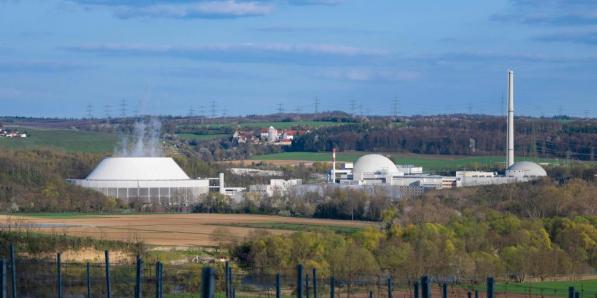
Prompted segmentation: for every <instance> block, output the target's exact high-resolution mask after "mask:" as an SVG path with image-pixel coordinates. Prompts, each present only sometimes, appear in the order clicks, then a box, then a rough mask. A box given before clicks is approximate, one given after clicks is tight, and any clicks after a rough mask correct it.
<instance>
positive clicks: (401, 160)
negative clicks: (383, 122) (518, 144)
mask: <svg viewBox="0 0 597 298" xmlns="http://www.w3.org/2000/svg"><path fill="white" fill-rule="evenodd" d="M369 153H372V152H360V151H350V152H339V153H337V156H336V159H337V160H338V161H341V162H354V161H356V160H357V159H358V158H359V157H361V156H363V155H365V154H369ZM378 154H382V155H385V156H390V157H391V158H392V159H393V160H394V162H396V163H397V164H414V165H417V166H422V167H424V168H426V169H431V170H439V169H464V168H468V169H470V168H477V167H481V166H485V167H487V166H504V157H503V156H455V155H428V154H411V153H391V152H390V153H378ZM517 160H532V161H536V162H539V163H550V164H561V163H564V162H566V161H565V160H558V159H549V158H525V157H519V158H517ZM251 161H265V162H273V163H277V162H281V163H284V161H288V162H296V163H299V162H301V161H304V162H317V161H320V162H331V153H330V152H283V153H272V154H265V155H257V156H254V157H252V158H251Z"/></svg>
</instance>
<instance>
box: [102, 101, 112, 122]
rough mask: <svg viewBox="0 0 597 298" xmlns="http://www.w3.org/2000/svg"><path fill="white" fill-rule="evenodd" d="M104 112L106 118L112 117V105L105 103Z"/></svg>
mask: <svg viewBox="0 0 597 298" xmlns="http://www.w3.org/2000/svg"><path fill="white" fill-rule="evenodd" d="M104 114H105V116H106V118H107V119H110V118H111V117H112V105H110V104H106V105H105V106H104Z"/></svg>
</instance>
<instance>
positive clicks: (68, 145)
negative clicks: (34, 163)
mask: <svg viewBox="0 0 597 298" xmlns="http://www.w3.org/2000/svg"><path fill="white" fill-rule="evenodd" d="M23 131H25V132H27V133H28V134H29V136H28V137H27V138H14V139H8V138H0V148H2V149H14V150H26V149H61V150H65V151H68V152H93V153H105V152H112V151H113V150H114V146H115V145H116V143H117V142H118V136H117V135H116V134H109V133H103V132H91V131H77V130H67V129H34V128H25V129H23Z"/></svg>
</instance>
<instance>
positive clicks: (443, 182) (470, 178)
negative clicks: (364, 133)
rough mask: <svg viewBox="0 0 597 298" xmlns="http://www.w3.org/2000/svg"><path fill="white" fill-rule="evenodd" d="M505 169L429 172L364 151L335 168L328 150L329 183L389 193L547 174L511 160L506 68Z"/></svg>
mask: <svg viewBox="0 0 597 298" xmlns="http://www.w3.org/2000/svg"><path fill="white" fill-rule="evenodd" d="M506 151H507V153H506V167H507V168H506V170H505V172H504V173H503V174H502V175H499V174H498V173H496V172H483V171H457V172H456V175H455V176H441V175H430V174H425V173H423V168H422V167H416V166H413V165H396V164H394V162H392V161H391V160H390V159H389V158H387V157H385V156H383V155H380V154H367V155H364V156H361V157H360V158H359V159H357V161H356V162H355V163H354V164H352V163H345V164H344V168H342V169H336V151H335V150H334V151H333V153H332V169H331V171H330V173H329V182H330V183H332V184H336V185H339V186H342V185H346V186H353V187H354V186H360V187H361V188H365V189H366V188H369V187H370V186H379V187H384V188H386V191H390V192H391V193H395V194H393V196H396V197H400V196H402V195H403V194H420V193H422V192H423V191H425V190H428V189H441V188H452V187H461V186H476V185H490V184H505V183H516V182H527V181H531V180H535V179H539V178H541V177H545V176H547V173H546V172H545V170H544V169H543V168H542V167H541V166H540V165H538V164H536V163H534V162H531V161H519V162H514V73H513V72H512V71H508V133H507V147H506Z"/></svg>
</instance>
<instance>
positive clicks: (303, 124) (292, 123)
mask: <svg viewBox="0 0 597 298" xmlns="http://www.w3.org/2000/svg"><path fill="white" fill-rule="evenodd" d="M343 124H347V123H342V122H331V121H289V122H275V121H274V122H272V121H258V122H243V123H225V124H204V125H200V126H199V127H204V128H208V127H210V128H221V127H246V128H268V127H270V126H273V127H275V128H277V129H288V128H291V127H307V128H311V129H313V128H319V127H323V126H334V125H343Z"/></svg>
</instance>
